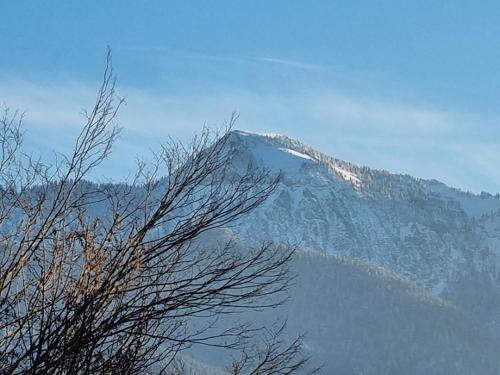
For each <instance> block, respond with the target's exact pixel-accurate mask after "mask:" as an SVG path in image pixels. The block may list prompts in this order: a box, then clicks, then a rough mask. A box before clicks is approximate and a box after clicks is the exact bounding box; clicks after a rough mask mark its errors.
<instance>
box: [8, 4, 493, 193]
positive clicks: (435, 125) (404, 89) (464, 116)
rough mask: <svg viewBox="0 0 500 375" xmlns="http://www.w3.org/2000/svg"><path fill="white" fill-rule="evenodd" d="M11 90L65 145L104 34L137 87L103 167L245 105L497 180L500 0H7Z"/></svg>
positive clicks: (335, 148) (334, 142) (256, 113)
mask: <svg viewBox="0 0 500 375" xmlns="http://www.w3.org/2000/svg"><path fill="white" fill-rule="evenodd" d="M0 14H1V15H2V22H0V45H1V46H2V49H3V50H2V53H0V103H4V104H5V105H8V106H11V107H16V108H20V109H22V110H26V112H27V114H26V120H25V125H26V128H27V130H28V132H27V135H28V144H29V145H31V146H32V147H34V148H36V149H38V150H40V151H42V150H47V149H48V148H47V145H46V143H47V139H50V143H51V144H50V146H51V148H53V149H55V150H58V151H64V150H65V148H67V147H68V145H69V144H70V141H71V137H72V136H73V135H74V134H75V132H76V131H77V130H78V126H79V124H81V123H82V119H81V116H80V115H79V113H80V112H81V109H82V108H85V107H88V106H90V105H91V103H92V96H93V93H94V92H95V89H96V86H97V84H98V82H99V78H100V76H101V74H102V69H103V63H104V55H105V52H106V46H108V45H109V46H111V47H112V49H113V57H114V66H115V70H116V73H117V75H118V89H119V91H120V93H121V94H122V95H124V96H126V97H127V103H128V104H127V106H126V107H125V108H124V109H123V110H122V112H121V113H120V116H119V122H120V124H121V125H122V126H123V133H122V137H121V139H120V141H119V143H118V144H117V145H116V152H115V154H114V156H113V158H112V159H111V160H110V161H109V162H108V164H106V166H105V169H103V170H102V171H101V174H102V175H103V176H109V177H112V178H121V177H122V176H123V175H124V174H126V172H127V171H128V170H130V169H131V168H132V164H133V160H134V157H135V155H144V154H147V153H148V152H149V150H150V149H154V148H155V147H156V146H157V144H158V142H160V141H161V140H162V139H164V138H165V139H166V137H168V136H176V137H180V138H181V139H188V138H189V137H190V136H191V135H192V134H194V133H196V132H197V131H199V130H200V129H201V127H202V126H203V124H204V123H206V124H209V125H211V124H220V123H222V121H223V120H224V119H227V118H228V117H229V115H230V114H231V112H232V111H237V112H238V113H239V114H240V120H239V123H238V127H239V128H241V129H244V130H248V131H256V132H277V133H285V134H287V135H289V136H292V137H294V138H298V139H300V140H302V141H304V142H305V143H308V144H310V145H311V146H313V147H316V148H318V149H320V150H321V151H324V152H326V153H328V154H331V155H333V156H336V157H339V158H342V159H345V160H349V161H352V162H354V163H357V164H363V165H368V166H371V167H376V168H384V169H387V170H389V171H392V172H403V173H410V174H413V175H415V176H418V177H424V178H437V179H440V180H442V181H444V182H446V183H448V184H451V185H454V186H458V187H461V188H463V189H470V190H473V191H476V192H479V191H482V190H485V191H490V192H498V191H500V168H499V165H500V105H499V103H500V22H498V19H499V17H500V3H499V2H497V1H481V2H477V1H458V0H457V1H437V0H434V1H425V0H424V1H402V0H400V1H384V0H380V1H356V0H349V1H334V0H328V1H320V0H308V1H306V0H301V1H299V0H287V1H283V0H266V1H261V0H252V1H240V0H231V1H230V0H213V1H201V0H199V1H125V0H122V1H117V0H116V1H103V0H101V1H85V2H82V1H70V0H66V1H57V0H53V1H22V0H17V1H7V0H0Z"/></svg>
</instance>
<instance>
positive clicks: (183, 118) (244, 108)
mask: <svg viewBox="0 0 500 375" xmlns="http://www.w3.org/2000/svg"><path fill="white" fill-rule="evenodd" d="M0 82H1V83H0V102H4V103H5V104H7V105H10V106H13V107H17V108H20V109H22V110H27V116H26V127H27V128H28V130H29V131H28V135H29V144H30V145H31V147H33V148H35V149H39V150H47V149H48V148H54V149H56V150H59V151H64V150H65V149H66V148H68V147H69V145H70V139H72V137H74V135H75V134H76V132H77V131H78V129H79V126H80V125H81V124H82V123H83V118H82V116H81V115H80V113H81V110H82V108H85V107H87V108H88V107H90V106H91V105H92V103H93V99H94V93H95V88H94V87H90V86H88V85H85V84H81V83H78V82H71V81H64V82H59V83H57V84H52V85H44V84H36V83H33V82H27V81H23V80H19V79H15V78H8V79H7V77H3V79H2V80H0ZM121 92H122V94H125V95H126V96H127V105H126V106H125V107H124V108H123V110H122V111H121V113H120V115H119V118H118V120H119V123H120V125H121V126H123V134H122V137H121V139H120V141H119V143H118V144H117V146H116V153H115V155H114V156H113V158H112V159H111V160H110V162H109V163H108V164H107V170H106V174H107V175H108V176H109V177H114V178H118V177H120V176H122V175H124V174H126V173H127V172H128V171H130V170H131V168H132V165H133V163H134V159H135V156H136V155H144V154H148V152H149V149H150V148H155V147H156V146H157V145H158V143H159V142H161V140H162V139H166V138H167V137H168V136H172V135H173V136H176V137H179V138H181V139H185V140H187V139H189V138H190V137H191V136H192V135H193V134H195V133H196V132H198V131H199V130H200V128H201V127H202V126H203V124H208V125H213V124H214V125H215V124H220V123H221V122H222V121H223V120H224V119H227V117H228V116H229V115H230V114H231V112H232V111H237V112H239V113H240V115H241V117H240V121H239V123H238V126H239V127H240V128H242V129H245V130H249V131H255V132H276V133H285V134H288V135H289V136H292V137H295V138H298V139H300V140H303V141H304V142H306V143H309V144H310V145H311V146H313V147H316V148H319V149H320V150H322V151H324V152H327V153H329V154H331V155H333V156H336V157H340V158H343V159H346V160H349V161H352V162H355V163H358V164H363V165H368V166H372V167H377V168H385V169H388V170H390V171H393V172H404V173H410V174H413V175H416V176H419V177H425V178H438V179H441V180H444V181H445V182H447V183H450V184H453V185H455V186H458V187H462V188H466V189H471V190H474V191H480V190H494V191H500V171H499V170H498V165H499V164H500V153H499V152H498V142H497V141H496V140H498V139H500V121H499V119H497V118H494V117H487V116H481V115H473V114H467V113H461V112H459V111H449V110H440V109H435V108H430V107H428V106H425V105H421V104H416V103H408V102H401V101H394V100H377V99H374V98H370V97H367V96H363V95H353V94H347V93H345V92H342V91H339V90H335V89H331V88H329V89H325V88H323V89H315V90H296V91H294V92H292V93H287V94H286V95H285V94H281V93H279V92H276V91H272V90H267V91H255V90H241V89H228V88H227V87H224V88H221V87H219V88H218V87H216V86H215V87H212V88H211V89H206V88H205V89H200V88H196V87H193V88H191V89H189V88H185V89H183V90H181V91H178V92H173V93H170V94H169V95H165V94H158V93H154V94H153V93H151V92H148V91H144V90H139V89H135V88H121ZM492 140H495V142H492ZM47 144H48V145H47ZM110 171H112V172H110ZM103 174H104V172H103Z"/></svg>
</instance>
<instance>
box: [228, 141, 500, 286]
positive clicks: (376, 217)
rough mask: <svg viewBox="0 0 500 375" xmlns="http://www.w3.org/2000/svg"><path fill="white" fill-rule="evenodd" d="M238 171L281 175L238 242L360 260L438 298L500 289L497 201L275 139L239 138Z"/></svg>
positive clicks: (244, 226)
mask: <svg viewBox="0 0 500 375" xmlns="http://www.w3.org/2000/svg"><path fill="white" fill-rule="evenodd" d="M230 143H231V145H232V147H234V148H235V149H236V151H237V152H236V153H235V163H243V164H253V165H257V166H260V167H264V168H268V169H270V170H271V171H273V172H281V174H282V176H283V178H282V182H281V183H280V185H279V187H278V189H277V192H276V193H275V194H274V195H273V196H272V197H271V198H270V199H269V200H268V201H267V202H266V203H265V204H264V205H263V206H261V207H259V208H258V209H257V210H255V211H254V212H252V213H251V214H250V215H249V216H248V217H246V218H245V220H244V221H243V222H241V223H240V225H239V226H238V227H237V228H235V232H237V233H238V234H239V235H240V236H242V237H246V238H252V239H256V238H258V239H261V240H272V241H275V242H278V243H279V242H289V243H295V244H299V246H300V247H301V248H302V249H304V250H307V251H319V252H324V253H329V254H334V255H337V256H344V257H350V258H355V259H358V260H362V261H365V262H368V263H370V264H372V265H376V266H381V267H384V268H385V269H387V270H388V271H391V272H394V273H396V274H397V275H399V276H401V277H403V278H405V279H408V280H410V281H413V282H416V283H417V284H419V285H421V286H424V287H426V288H427V289H429V290H432V291H433V292H434V293H436V294H441V293H442V292H443V291H445V290H446V288H447V287H448V285H449V284H450V282H452V281H454V280H457V279H460V278H462V277H463V276H464V275H466V274H469V273H471V272H479V273H482V274H483V273H486V274H487V275H488V276H489V277H490V278H491V279H493V280H496V279H497V272H498V271H497V269H498V266H499V265H500V263H499V260H500V250H499V244H500V236H499V234H498V233H497V232H500V231H498V228H500V211H499V210H500V197H498V196H492V195H490V194H485V193H483V194H481V195H475V194H472V193H468V192H463V191H461V190H458V189H455V188H452V187H448V186H446V185H445V184H443V183H440V182H438V181H436V180H424V179H419V178H415V177H411V176H409V175H401V174H391V173H389V172H387V171H382V170H375V169H370V168H367V167H359V166H356V165H353V164H351V163H348V162H345V161H342V160H339V159H336V158H334V157H330V156H328V155H325V154H324V153H321V152H319V151H316V150H314V149H313V148H311V147H309V146H307V145H304V144H303V143H301V142H299V141H296V140H293V139H291V138H288V137H286V136H283V135H275V134H263V135H259V134H253V133H248V132H244V131H233V132H232V134H231V139H230Z"/></svg>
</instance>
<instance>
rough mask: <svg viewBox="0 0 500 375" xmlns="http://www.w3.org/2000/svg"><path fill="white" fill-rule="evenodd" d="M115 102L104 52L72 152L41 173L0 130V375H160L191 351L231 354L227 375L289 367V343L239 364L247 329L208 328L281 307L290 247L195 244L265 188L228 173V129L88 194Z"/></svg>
mask: <svg viewBox="0 0 500 375" xmlns="http://www.w3.org/2000/svg"><path fill="white" fill-rule="evenodd" d="M121 104H122V100H121V99H120V98H118V97H117V96H116V94H115V89H114V77H113V72H112V69H111V60H110V55H109V54H108V59H107V66H106V70H105V73H104V77H103V83H102V86H101V87H100V89H99V92H98V95H97V100H96V102H95V105H94V107H93V109H92V110H91V111H90V112H89V113H86V115H85V117H86V124H85V125H84V127H83V129H82V131H81V133H80V135H79V136H78V138H77V141H76V143H75V146H74V149H73V152H72V154H71V155H69V156H67V157H62V158H61V159H59V160H58V161H57V162H56V163H55V164H54V165H52V166H48V165H45V164H44V163H42V162H41V161H40V160H36V159H34V158H33V157H32V156H30V155H26V154H24V153H23V152H22V150H21V141H22V134H21V130H20V126H21V122H22V116H21V115H20V114H18V113H10V112H9V111H5V113H4V114H3V116H2V118H1V119H0V126H1V129H0V147H1V155H0V372H1V373H5V374H49V373H50V374H97V373H105V374H115V373H120V374H139V373H152V372H158V373H161V372H163V373H168V371H169V368H172V367H171V364H172V363H173V361H174V360H175V358H176V357H177V354H178V353H179V352H180V351H182V350H183V349H185V348H187V347H190V346H192V345H211V346H221V347H224V348H232V349H235V350H241V351H242V353H243V354H242V360H240V361H238V362H235V363H234V365H233V367H232V369H231V371H232V372H233V373H234V374H243V373H249V374H274V373H276V374H284V373H291V372H293V371H295V370H297V369H299V368H301V367H302V366H303V364H304V358H303V357H301V356H300V353H299V346H300V340H298V341H296V342H294V343H292V344H291V345H290V346H286V345H285V346H284V348H282V345H281V344H282V343H281V342H280V341H279V340H277V337H278V336H277V335H276V334H275V333H276V332H275V333H273V334H270V336H267V342H265V344H264V345H263V346H262V345H261V346H260V347H259V349H258V350H257V346H252V347H253V348H254V349H255V350H254V351H253V352H252V354H249V353H248V352H247V351H246V350H243V348H244V347H246V348H250V346H249V343H250V342H251V340H252V338H255V337H257V335H256V333H258V332H259V330H258V329H257V328H255V327H251V326H248V325H245V324H243V325H239V326H232V327H231V328H229V329H227V328H226V329H217V324H216V322H217V320H218V319H220V318H221V317H223V316H226V314H230V313H235V312H238V311H241V310H244V309H249V308H265V307H272V306H276V305H277V304H280V303H282V302H283V300H284V296H283V295H282V292H284V291H285V290H286V288H287V286H288V283H289V281H290V273H289V269H288V263H289V260H290V259H291V257H292V254H293V252H294V249H293V248H290V247H280V246H274V245H272V244H268V243H266V244H262V245H261V246H259V247H258V248H253V249H246V248H245V249H241V248H240V247H239V246H237V244H236V243H235V241H233V240H231V239H229V240H227V241H225V242H220V241H206V240H204V238H203V236H201V235H202V234H204V233H207V232H210V231H213V230H214V229H217V228H222V227H226V226H228V225H230V224H232V223H234V222H235V221H236V220H238V219H240V218H241V217H243V216H244V214H246V213H247V212H249V211H250V210H252V209H254V208H255V207H257V206H259V205H260V204H261V203H262V202H264V200H265V199H266V198H267V197H268V196H269V195H270V194H272V193H273V191H274V190H275V188H276V186H277V183H278V177H277V176H273V175H272V174H270V173H269V171H266V170H260V169H256V168H254V167H252V166H245V167H244V168H243V167H241V166H239V168H232V167H231V165H232V162H233V156H234V153H233V150H232V147H231V142H232V140H231V139H232V138H231V132H230V129H231V127H232V125H233V123H234V120H235V118H234V117H233V118H232V119H231V120H230V122H229V123H228V126H227V127H226V130H225V131H223V132H222V133H220V134H218V133H214V132H211V131H208V130H205V131H204V132H203V133H202V134H201V135H200V136H198V137H197V138H195V139H194V140H193V142H192V143H191V144H189V145H187V146H185V145H183V144H182V143H180V142H177V141H173V140H171V141H170V142H168V143H167V144H166V145H165V146H164V147H163V148H162V151H161V152H160V153H159V154H158V155H157V159H156V162H154V163H152V164H149V165H148V164H146V163H140V164H139V167H138V170H137V174H136V175H135V177H134V178H133V181H132V182H131V183H129V184H100V185H98V184H94V183H89V182H87V181H86V180H85V179H86V178H87V176H88V175H89V173H90V172H91V171H92V170H94V168H96V167H97V166H98V165H99V164H100V163H101V162H102V161H103V160H105V159H106V157H107V156H108V155H109V153H110V151H111V148H112V145H113V142H114V141H115V139H116V137H117V135H118V132H119V129H118V128H117V127H116V125H114V120H115V116H116V114H117V111H118V110H119V108H120V105H121ZM161 176H164V177H161ZM280 332H281V329H279V330H278V333H280Z"/></svg>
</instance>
